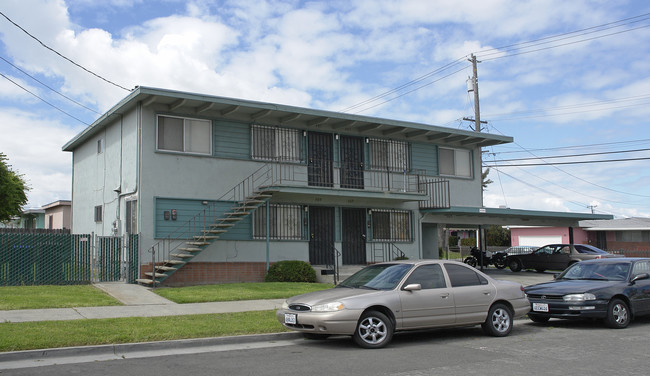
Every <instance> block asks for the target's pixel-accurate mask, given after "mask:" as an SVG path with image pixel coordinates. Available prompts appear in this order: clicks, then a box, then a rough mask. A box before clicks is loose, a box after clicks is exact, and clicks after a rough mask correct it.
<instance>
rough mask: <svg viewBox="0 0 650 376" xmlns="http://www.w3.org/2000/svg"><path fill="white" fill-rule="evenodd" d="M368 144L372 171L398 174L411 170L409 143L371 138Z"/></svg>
mask: <svg viewBox="0 0 650 376" xmlns="http://www.w3.org/2000/svg"><path fill="white" fill-rule="evenodd" d="M368 143H369V147H370V169H372V170H384V171H386V170H389V171H396V172H404V171H408V170H409V168H410V164H409V144H408V143H407V142H404V141H394V140H381V139H376V138H371V139H369V140H368Z"/></svg>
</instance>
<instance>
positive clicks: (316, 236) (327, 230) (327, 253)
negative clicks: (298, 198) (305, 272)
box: [309, 206, 334, 265]
mask: <svg viewBox="0 0 650 376" xmlns="http://www.w3.org/2000/svg"><path fill="white" fill-rule="evenodd" d="M309 262H310V263H311V264H312V265H334V208H327V207H320V206H311V207H310V208H309Z"/></svg>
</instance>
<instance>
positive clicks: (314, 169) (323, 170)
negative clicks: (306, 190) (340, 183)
mask: <svg viewBox="0 0 650 376" xmlns="http://www.w3.org/2000/svg"><path fill="white" fill-rule="evenodd" d="M332 149H333V148H332V135H331V134H329V133H318V132H309V141H308V152H307V153H308V163H309V165H308V172H307V173H308V181H309V185H312V186H317V187H332V186H334V180H333V178H332V157H333V153H332Z"/></svg>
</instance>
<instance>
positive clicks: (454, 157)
mask: <svg viewBox="0 0 650 376" xmlns="http://www.w3.org/2000/svg"><path fill="white" fill-rule="evenodd" d="M438 160H439V161H440V175H448V176H459V177H464V178H469V177H472V153H471V152H470V151H469V150H464V149H449V148H439V149H438Z"/></svg>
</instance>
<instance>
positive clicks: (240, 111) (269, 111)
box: [63, 86, 513, 151]
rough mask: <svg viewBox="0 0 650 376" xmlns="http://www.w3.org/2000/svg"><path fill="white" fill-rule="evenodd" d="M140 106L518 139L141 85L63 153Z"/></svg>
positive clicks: (460, 140) (462, 140) (308, 125)
mask: <svg viewBox="0 0 650 376" xmlns="http://www.w3.org/2000/svg"><path fill="white" fill-rule="evenodd" d="M138 103H140V104H142V105H143V106H145V107H146V106H151V105H154V104H155V105H158V106H160V107H163V108H164V109H165V110H166V111H169V112H174V113H180V114H186V115H187V116H196V117H206V118H215V117H218V118H222V119H225V120H232V121H240V122H250V123H256V124H262V125H264V124H269V125H278V126H286V127H289V128H300V129H308V130H314V131H324V132H328V131H329V132H340V133H346V134H358V135H360V136H368V137H380V138H382V137H383V138H386V137H390V138H392V139H401V140H407V141H417V142H424V143H442V144H446V145H453V146H457V147H483V146H492V145H499V144H505V143H510V142H512V141H513V138H512V137H508V136H502V135H495V134H490V133H482V132H473V131H467V130H462V129H454V128H447V127H440V126H436V125H429V124H424V123H415V122H407V121H400V120H391V119H383V118H377V117H371V116H362V115H353V114H347V113H342V112H334V111H324V110H315V109H310V108H303V107H295V106H288V105H282V104H275V103H266V102H256V101H249V100H243V99H235V98H226V97H218V96H212V95H205V94H196V93H188V92H181V91H173V90H165V89H158V88H151V87H143V86H138V87H136V88H135V89H134V90H133V91H132V92H131V93H130V94H129V95H127V96H126V97H125V98H124V99H122V100H121V101H120V102H119V103H117V104H116V105H115V106H114V107H113V108H111V109H110V110H109V111H108V112H106V113H105V114H104V115H102V116H101V117H100V118H99V119H97V120H96V121H95V122H94V123H93V124H91V125H90V126H89V127H87V128H86V129H84V130H83V131H82V132H80V133H79V134H78V135H76V136H75V137H74V138H73V139H72V140H70V141H69V142H67V143H66V144H65V145H64V146H63V151H73V150H74V149H75V148H76V147H77V146H79V145H81V144H82V143H84V142H85V141H86V140H87V139H89V138H90V137H92V136H93V135H94V134H96V133H97V132H99V131H100V130H102V129H103V128H104V127H106V125H108V124H110V122H112V121H113V119H114V118H116V117H117V116H119V115H121V114H124V113H125V112H127V111H128V110H130V109H132V108H134V107H135V106H136V105H137V104H138Z"/></svg>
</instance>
